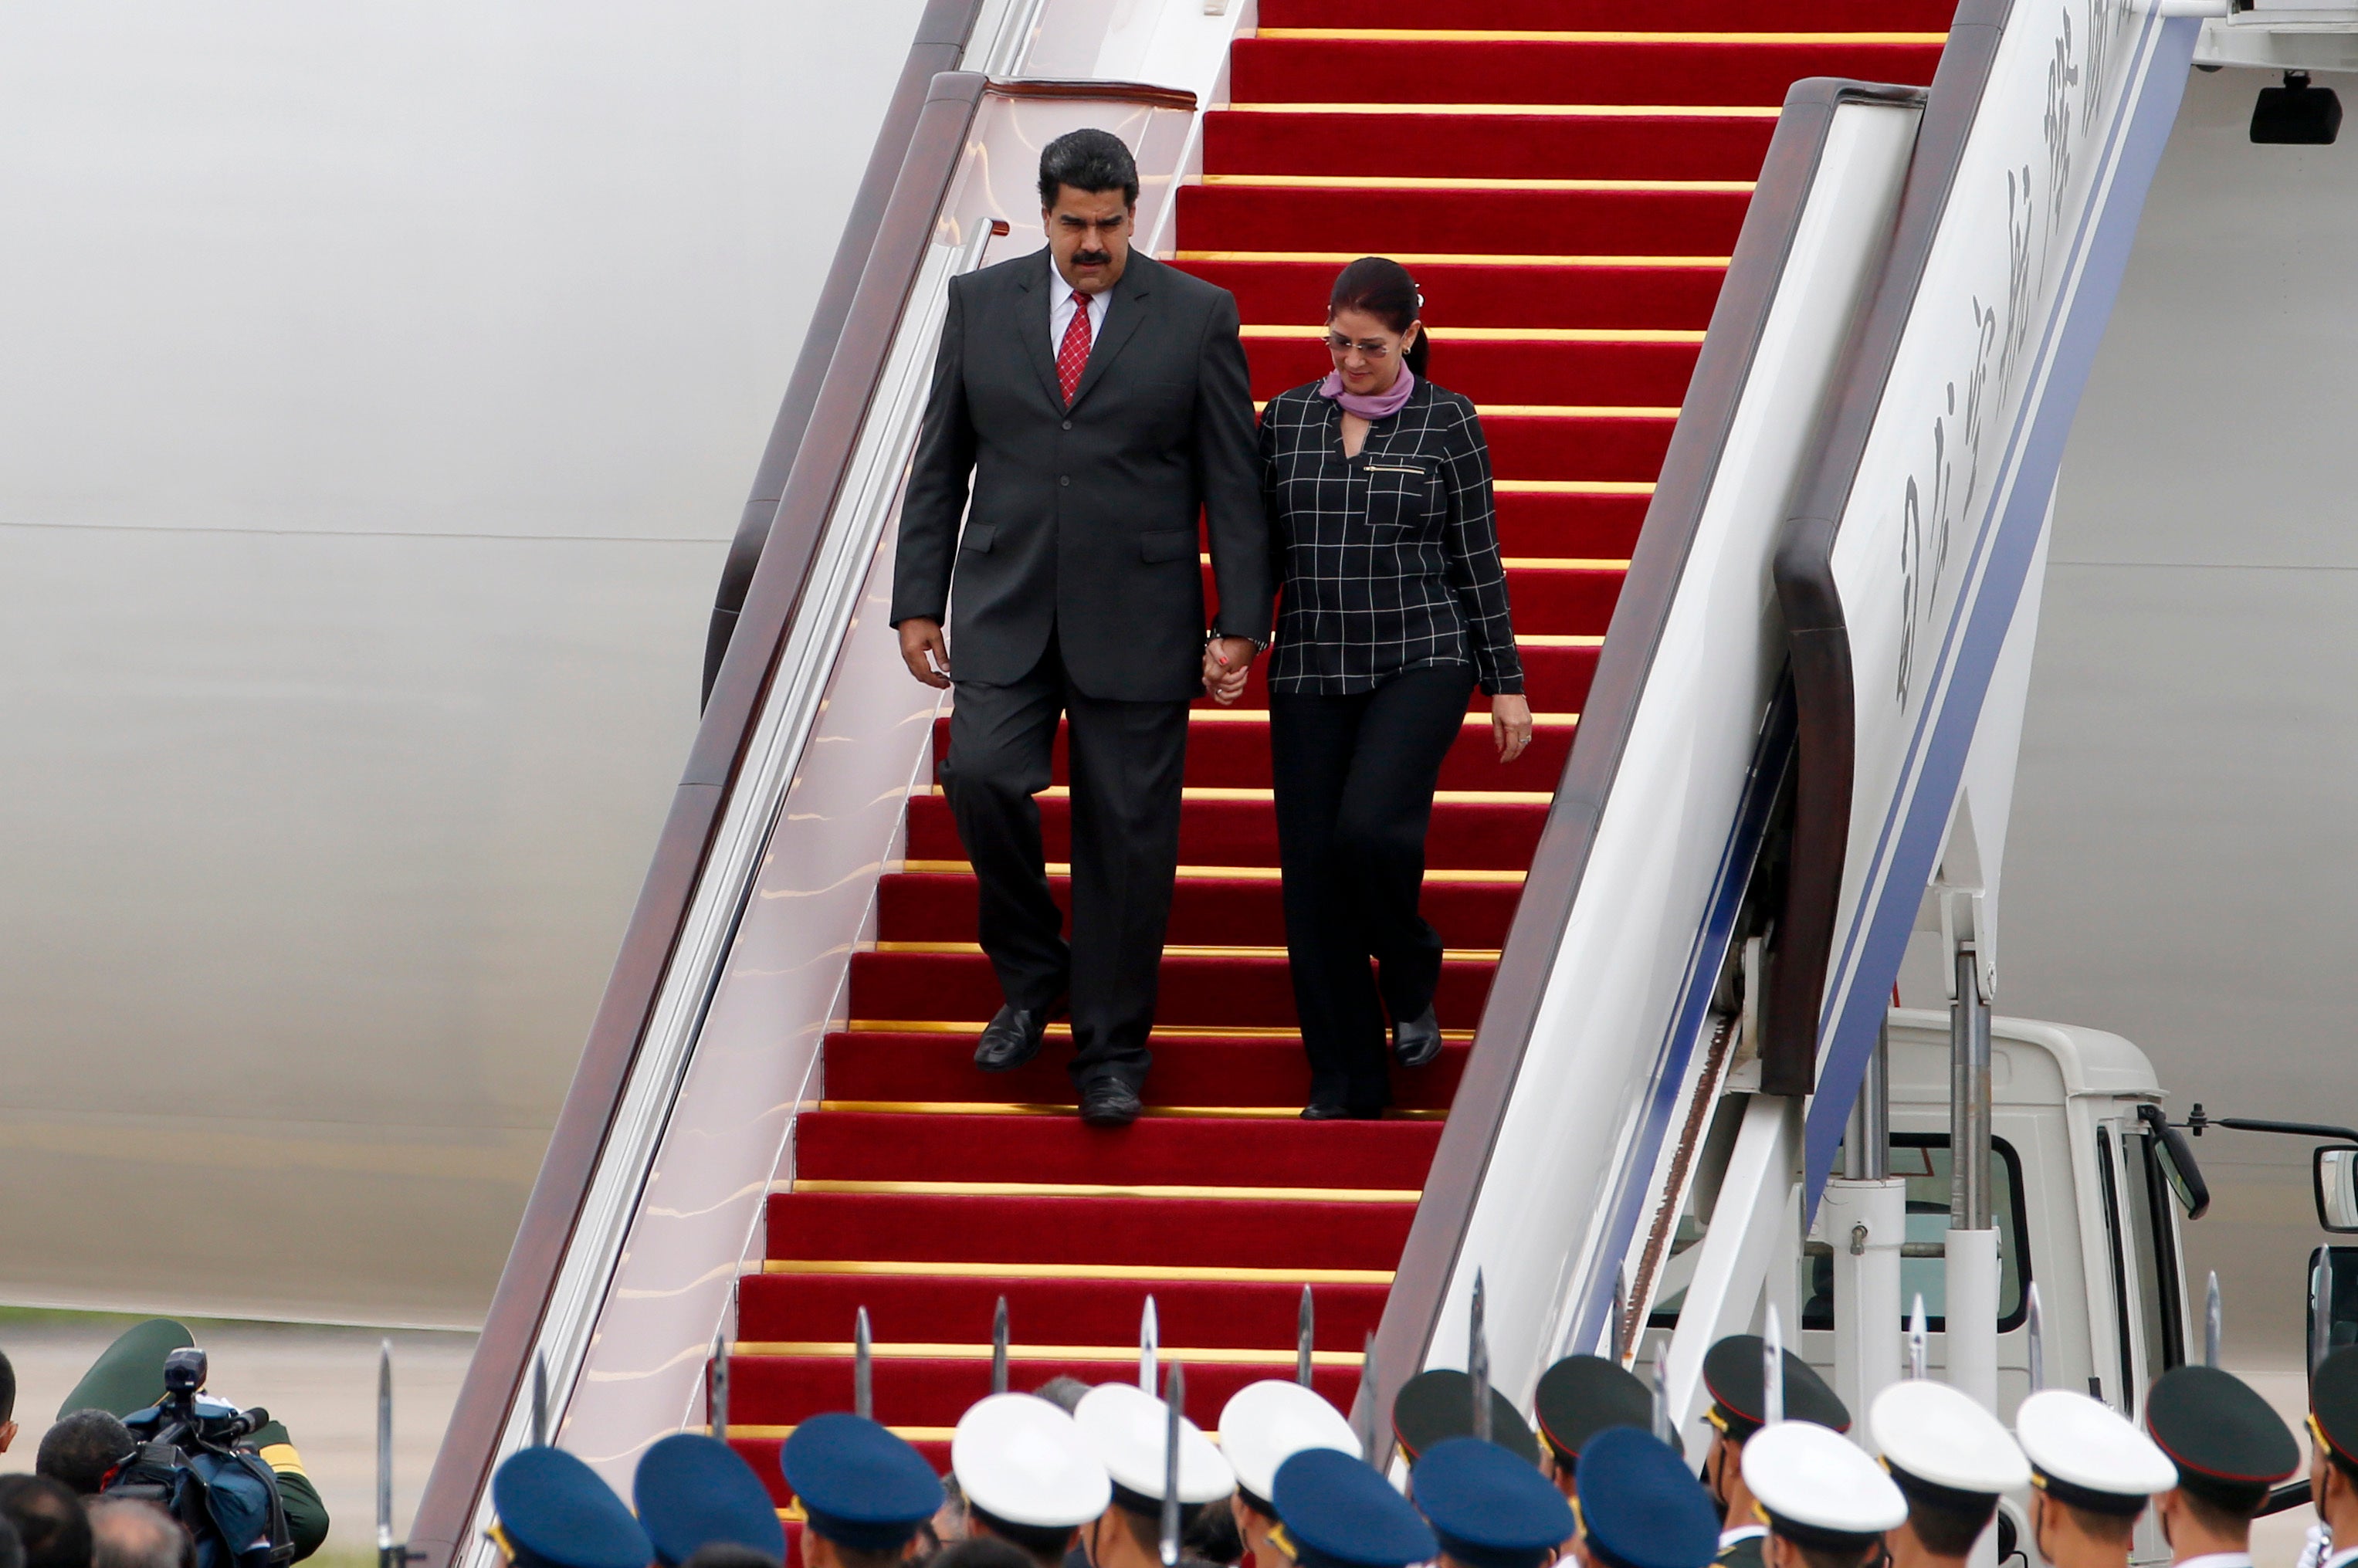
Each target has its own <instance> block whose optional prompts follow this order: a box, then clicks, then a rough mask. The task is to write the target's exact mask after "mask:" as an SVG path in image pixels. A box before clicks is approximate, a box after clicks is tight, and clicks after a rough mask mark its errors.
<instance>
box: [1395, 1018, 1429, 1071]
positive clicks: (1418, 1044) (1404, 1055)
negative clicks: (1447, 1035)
mask: <svg viewBox="0 0 2358 1568" xmlns="http://www.w3.org/2000/svg"><path fill="white" fill-rule="evenodd" d="M1440 1054H1441V1021H1440V1020H1439V1019H1437V1018H1435V1017H1433V1009H1431V1008H1430V1007H1428V1008H1426V1009H1425V1010H1424V1011H1422V1012H1420V1013H1418V1014H1417V1015H1416V1016H1415V1017H1414V1018H1412V1019H1408V1020H1405V1021H1404V1022H1398V1023H1395V1024H1393V1025H1392V1060H1394V1061H1396V1062H1398V1063H1399V1064H1400V1065H1401V1066H1403V1067H1422V1066H1426V1065H1430V1064H1431V1062H1432V1061H1433V1058H1434V1057H1435V1056H1438V1055H1440Z"/></svg>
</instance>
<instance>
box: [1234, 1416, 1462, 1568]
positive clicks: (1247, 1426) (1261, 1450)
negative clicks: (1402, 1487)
mask: <svg viewBox="0 0 2358 1568" xmlns="http://www.w3.org/2000/svg"><path fill="white" fill-rule="evenodd" d="M1306 1448H1331V1449H1333V1450H1334V1451H1335V1452H1336V1453H1337V1454H1351V1455H1353V1456H1354V1457H1356V1456H1357V1454H1358V1452H1359V1439H1358V1434H1357V1433H1354V1432H1353V1431H1352V1430H1351V1423H1350V1422H1347V1421H1346V1420H1344V1419H1343V1412H1342V1411H1338V1410H1336V1408H1335V1407H1334V1406H1333V1405H1330V1404H1328V1403H1327V1402H1326V1401H1325V1400H1324V1399H1322V1398H1320V1397H1319V1396H1318V1395H1317V1394H1315V1393H1314V1392H1312V1391H1311V1390H1308V1389H1305V1388H1303V1386H1302V1385H1301V1384H1299V1383H1293V1382H1285V1381H1282V1380H1280V1379H1275V1378H1266V1379H1262V1380H1261V1381H1260V1382H1258V1383H1247V1384H1246V1385H1245V1386H1244V1387H1243V1388H1241V1389H1238V1390H1237V1391H1236V1393H1235V1395H1234V1396H1233V1397H1232V1398H1230V1399H1229V1400H1228V1405H1227V1407H1226V1408H1225V1409H1223V1410H1222V1411H1220V1452H1221V1453H1222V1454H1225V1455H1227V1456H1228V1465H1229V1467H1230V1468H1232V1469H1234V1470H1235V1471H1236V1473H1237V1486H1238V1487H1239V1488H1240V1489H1242V1491H1243V1492H1244V1495H1245V1501H1246V1502H1248V1503H1249V1504H1251V1505H1252V1506H1253V1508H1254V1509H1257V1510H1258V1511H1260V1512H1261V1513H1271V1512H1273V1511H1274V1509H1272V1508H1271V1507H1270V1506H1268V1505H1271V1504H1273V1503H1274V1502H1275V1501H1276V1498H1274V1496H1273V1495H1272V1494H1271V1490H1270V1488H1271V1487H1274V1486H1275V1485H1276V1484H1277V1472H1278V1467H1279V1466H1280V1465H1283V1464H1284V1463H1285V1462H1286V1461H1287V1460H1288V1459H1291V1458H1293V1456H1294V1455H1295V1454H1299V1453H1301V1452H1302V1451H1303V1449H1306ZM1362 1468H1365V1466H1364V1465H1363V1466H1362ZM1385 1490H1387V1491H1389V1490H1390V1487H1386V1488H1385ZM1402 1506H1403V1507H1405V1506H1406V1505H1405V1504H1403V1505H1402ZM1412 1511H1413V1510H1412ZM1420 1528H1422V1527H1420ZM1366 1561H1368V1562H1376V1561H1379V1559H1375V1558H1368V1559H1366Z"/></svg>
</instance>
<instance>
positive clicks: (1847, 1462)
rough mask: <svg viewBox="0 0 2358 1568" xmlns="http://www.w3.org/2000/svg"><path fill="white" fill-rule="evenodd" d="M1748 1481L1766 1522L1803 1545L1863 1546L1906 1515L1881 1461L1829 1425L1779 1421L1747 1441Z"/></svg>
mask: <svg viewBox="0 0 2358 1568" xmlns="http://www.w3.org/2000/svg"><path fill="white" fill-rule="evenodd" d="M1744 1484H1745V1486H1746V1487H1748V1488H1749V1489H1750V1490H1751V1493H1752V1496H1753V1498H1754V1500H1756V1501H1757V1502H1758V1503H1759V1505H1760V1511H1761V1512H1763V1513H1765V1514H1767V1515H1768V1528H1769V1529H1770V1530H1775V1531H1776V1532H1777V1533H1778V1534H1779V1535H1781V1536H1783V1537H1784V1538H1785V1539H1786V1540H1788V1541H1794V1542H1796V1543H1798V1544H1800V1545H1802V1546H1822V1547H1825V1548H1828V1549H1830V1550H1833V1551H1847V1550H1849V1549H1850V1548H1852V1547H1858V1548H1861V1549H1864V1548H1865V1547H1866V1544H1867V1543H1868V1542H1869V1541H1872V1540H1873V1539H1874V1538H1875V1537H1877V1536H1878V1535H1881V1534H1882V1533H1883V1532H1884V1531H1885V1530H1893V1529H1896V1528H1898V1526H1899V1525H1900V1524H1902V1523H1904V1522H1905V1521H1906V1519H1907V1518H1908V1499H1907V1498H1903V1497H1901V1496H1900V1495H1899V1488H1898V1487H1897V1486H1895V1485H1893V1484H1892V1480H1891V1477H1890V1476H1887V1475H1885V1474H1884V1473H1883V1466H1882V1465H1877V1463H1876V1462H1875V1461H1874V1460H1872V1459H1869V1458H1868V1457H1867V1456H1866V1454H1863V1453H1861V1452H1860V1451H1859V1448H1858V1445H1857V1444H1855V1443H1853V1442H1851V1441H1850V1439H1848V1438H1846V1437H1844V1436H1843V1435H1842V1434H1841V1433H1838V1432H1836V1431H1834V1430H1833V1428H1832V1427H1829V1426H1821V1425H1820V1424H1818V1423H1817V1422H1810V1421H1780V1422H1777V1423H1776V1424H1775V1425H1774V1426H1764V1427H1762V1428H1761V1429H1760V1430H1759V1431H1758V1432H1757V1433H1753V1435H1752V1438H1751V1440H1750V1441H1749V1442H1747V1443H1746V1444H1745V1445H1744Z"/></svg>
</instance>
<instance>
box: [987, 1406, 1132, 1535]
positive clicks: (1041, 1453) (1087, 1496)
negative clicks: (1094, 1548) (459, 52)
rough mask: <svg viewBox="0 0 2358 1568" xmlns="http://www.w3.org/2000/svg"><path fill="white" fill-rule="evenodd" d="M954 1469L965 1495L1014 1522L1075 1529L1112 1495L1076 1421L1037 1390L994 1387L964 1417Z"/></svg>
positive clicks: (996, 1515) (997, 1516)
mask: <svg viewBox="0 0 2358 1568" xmlns="http://www.w3.org/2000/svg"><path fill="white" fill-rule="evenodd" d="M950 1473H951V1474H952V1475H954V1476H957V1483H958V1486H959V1487H960V1488H961V1489H962V1490H964V1492H965V1493H966V1497H967V1501H968V1502H969V1503H971V1504H973V1505H974V1506H975V1507H976V1508H979V1509H981V1510H982V1511H983V1512H985V1513H987V1514H990V1516H992V1517H993V1518H994V1519H1005V1520H1006V1521H1007V1522H1008V1523H1010V1524H1030V1525H1039V1526H1041V1527H1042V1528H1044V1529H1050V1530H1066V1529H1070V1528H1071V1527H1073V1526H1075V1525H1082V1524H1087V1523H1088V1521H1089V1520H1091V1519H1095V1518H1097V1517H1098V1515H1099V1514H1101V1513H1103V1512H1105V1510H1106V1504H1107V1502H1108V1501H1109V1500H1110V1499H1111V1498H1112V1496H1113V1484H1112V1482H1110V1481H1109V1480H1108V1479H1107V1478H1106V1471H1105V1466H1104V1465H1100V1464H1099V1463H1098V1456H1097V1455H1096V1454H1093V1453H1091V1452H1090V1451H1089V1440H1088V1439H1087V1438H1086V1437H1084V1436H1083V1435H1081V1429H1080V1427H1079V1425H1078V1424H1077V1423H1076V1422H1074V1420H1073V1418H1072V1417H1071V1416H1068V1415H1066V1414H1065V1412H1064V1411H1061V1410H1058V1409H1057V1408H1056V1407H1055V1405H1052V1404H1050V1403H1049V1402H1048V1401H1047V1400H1044V1399H1041V1398H1040V1397H1039V1396H1037V1395H1035V1394H993V1395H991V1396H990V1398H989V1399H987V1400H983V1401H982V1402H981V1403H980V1404H979V1405H976V1406H975V1407H974V1408H973V1409H972V1410H969V1411H967V1412H966V1414H964V1415H962V1416H960V1417H959V1418H958V1423H957V1433H955V1434H954V1435H953V1436H952V1437H951V1438H950Z"/></svg>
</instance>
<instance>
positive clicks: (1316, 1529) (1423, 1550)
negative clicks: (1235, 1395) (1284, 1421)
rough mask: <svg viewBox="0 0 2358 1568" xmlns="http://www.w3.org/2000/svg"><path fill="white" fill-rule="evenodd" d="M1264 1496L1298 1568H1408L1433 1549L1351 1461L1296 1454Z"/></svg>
mask: <svg viewBox="0 0 2358 1568" xmlns="http://www.w3.org/2000/svg"><path fill="white" fill-rule="evenodd" d="M1285 1386H1286V1387H1289V1388H1290V1387H1294V1386H1296V1385H1293V1384H1288V1385H1285ZM1229 1408H1230V1409H1234V1408H1235V1404H1234V1401H1231V1402H1230V1406H1229ZM1220 1437H1221V1440H1222V1441H1223V1442H1226V1441H1227V1440H1228V1418H1227V1417H1225V1416H1223V1417H1222V1418H1221V1419H1220ZM1270 1490H1271V1493H1273V1494H1274V1496H1273V1497H1272V1498H1271V1501H1272V1502H1273V1503H1274V1504H1275V1505H1276V1509H1277V1516H1278V1518H1279V1519H1281V1520H1282V1521H1283V1522H1282V1524H1281V1526H1280V1527H1279V1528H1280V1529H1281V1530H1282V1531H1283V1532H1284V1538H1285V1539H1284V1541H1283V1543H1282V1544H1283V1545H1284V1546H1285V1547H1286V1548H1288V1550H1289V1555H1291V1556H1292V1557H1293V1560H1294V1562H1295V1563H1299V1564H1301V1568H1408V1565H1409V1564H1410V1563H1426V1562H1430V1561H1432V1558H1433V1553H1434V1552H1436V1551H1438V1550H1439V1549H1440V1548H1439V1546H1438V1544H1437V1543H1436V1542H1435V1541H1434V1540H1433V1531H1432V1530H1431V1529H1429V1528H1428V1527H1427V1526H1426V1524H1425V1522H1424V1520H1423V1519H1422V1518H1420V1517H1419V1516H1418V1514H1417V1511H1416V1509H1414V1508H1412V1507H1411V1506H1410V1504H1409V1500H1408V1499H1407V1498H1403V1497H1401V1495H1400V1494H1399V1493H1398V1492H1396V1491H1394V1490H1392V1484H1391V1483H1390V1481H1387V1480H1385V1479H1384V1477H1383V1476H1381V1475H1379V1474H1378V1473H1377V1471H1376V1470H1375V1468H1374V1467H1373V1466H1371V1465H1368V1463H1367V1461H1365V1460H1363V1459H1361V1458H1360V1457H1359V1456H1358V1455H1357V1454H1347V1453H1341V1452H1338V1451H1336V1450H1335V1449H1332V1448H1326V1447H1322V1446H1316V1445H1314V1446H1311V1447H1306V1448H1303V1449H1302V1450H1300V1451H1299V1452H1297V1453H1295V1454H1293V1455H1291V1456H1290V1457H1288V1458H1287V1459H1286V1460H1285V1461H1284V1463H1282V1464H1281V1465H1278V1467H1277V1474H1276V1476H1275V1477H1274V1478H1272V1479H1271V1483H1270Z"/></svg>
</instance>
